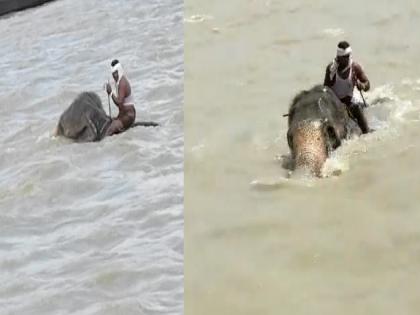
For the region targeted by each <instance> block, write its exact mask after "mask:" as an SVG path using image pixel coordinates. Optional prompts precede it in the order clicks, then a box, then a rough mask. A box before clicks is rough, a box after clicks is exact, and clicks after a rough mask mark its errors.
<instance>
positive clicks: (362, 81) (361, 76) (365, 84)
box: [354, 63, 370, 92]
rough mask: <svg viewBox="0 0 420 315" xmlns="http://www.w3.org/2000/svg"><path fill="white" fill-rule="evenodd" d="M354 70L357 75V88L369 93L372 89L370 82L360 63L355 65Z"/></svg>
mask: <svg viewBox="0 0 420 315" xmlns="http://www.w3.org/2000/svg"><path fill="white" fill-rule="evenodd" d="M354 70H355V74H356V84H357V88H358V89H359V90H360V89H361V90H363V91H365V92H366V91H369V89H370V82H369V79H368V77H367V75H366V73H365V72H364V71H363V68H362V66H361V65H359V64H358V63H354Z"/></svg>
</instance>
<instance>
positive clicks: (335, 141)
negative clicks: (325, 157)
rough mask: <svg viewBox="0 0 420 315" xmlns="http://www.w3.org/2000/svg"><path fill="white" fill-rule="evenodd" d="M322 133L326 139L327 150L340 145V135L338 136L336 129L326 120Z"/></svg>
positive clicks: (329, 150)
mask: <svg viewBox="0 0 420 315" xmlns="http://www.w3.org/2000/svg"><path fill="white" fill-rule="evenodd" d="M323 128H324V135H325V139H326V140H327V141H326V142H327V149H328V152H331V151H333V150H335V149H337V148H338V147H339V146H340V145H341V140H340V137H339V136H338V133H337V131H336V130H335V128H334V126H333V125H331V124H330V123H329V122H328V121H326V122H325V123H324V127H323Z"/></svg>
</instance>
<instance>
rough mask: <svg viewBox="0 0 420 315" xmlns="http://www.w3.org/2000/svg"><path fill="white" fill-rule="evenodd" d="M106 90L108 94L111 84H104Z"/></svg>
mask: <svg viewBox="0 0 420 315" xmlns="http://www.w3.org/2000/svg"><path fill="white" fill-rule="evenodd" d="M106 92H107V93H108V95H109V94H111V93H112V88H111V84H109V83H107V84H106Z"/></svg>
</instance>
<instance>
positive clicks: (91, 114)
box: [56, 92, 111, 142]
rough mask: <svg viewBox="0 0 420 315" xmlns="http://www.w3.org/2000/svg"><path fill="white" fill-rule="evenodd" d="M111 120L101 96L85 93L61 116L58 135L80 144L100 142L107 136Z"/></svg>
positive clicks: (57, 130)
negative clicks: (103, 105)
mask: <svg viewBox="0 0 420 315" xmlns="http://www.w3.org/2000/svg"><path fill="white" fill-rule="evenodd" d="M110 125H111V118H110V117H109V116H107V114H106V113H105V111H104V109H103V107H102V102H101V99H100V98H99V96H98V95H97V94H96V93H94V92H83V93H81V94H79V95H78V96H77V98H76V99H75V100H74V101H73V102H72V103H71V104H70V106H69V107H68V108H67V109H66V110H65V111H64V113H63V114H61V116H60V120H59V122H58V125H57V129H56V134H57V135H58V136H64V137H67V138H70V139H73V140H76V141H80V142H89V141H99V140H101V139H103V138H104V137H105V136H106V132H107V130H108V127H109V126H110Z"/></svg>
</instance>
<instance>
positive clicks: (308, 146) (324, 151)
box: [289, 122, 328, 177]
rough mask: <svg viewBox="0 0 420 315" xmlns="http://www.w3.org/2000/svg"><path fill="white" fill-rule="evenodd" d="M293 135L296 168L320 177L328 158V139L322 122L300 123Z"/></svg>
mask: <svg viewBox="0 0 420 315" xmlns="http://www.w3.org/2000/svg"><path fill="white" fill-rule="evenodd" d="M291 137H292V139H290V140H291V142H292V143H291V149H292V155H293V158H294V168H295V170H304V171H306V172H309V173H310V174H311V175H315V176H318V177H320V176H321V170H322V166H323V165H324V162H325V160H326V159H327V158H328V147H327V141H328V140H327V139H326V134H325V132H324V128H323V126H322V124H321V123H320V122H306V123H304V124H300V126H298V128H296V129H295V130H294V132H293V134H292V135H291ZM290 140H289V141H290Z"/></svg>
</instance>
